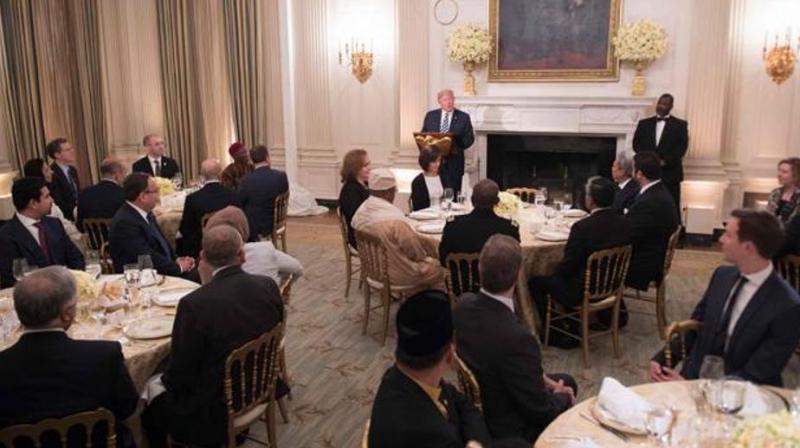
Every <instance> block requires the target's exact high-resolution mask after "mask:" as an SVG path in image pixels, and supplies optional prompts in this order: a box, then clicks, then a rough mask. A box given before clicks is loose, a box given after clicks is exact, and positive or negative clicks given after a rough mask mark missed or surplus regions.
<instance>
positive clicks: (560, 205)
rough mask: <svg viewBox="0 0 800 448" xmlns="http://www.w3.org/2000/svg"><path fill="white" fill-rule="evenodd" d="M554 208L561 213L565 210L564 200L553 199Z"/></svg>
mask: <svg viewBox="0 0 800 448" xmlns="http://www.w3.org/2000/svg"><path fill="white" fill-rule="evenodd" d="M553 208H554V209H555V210H556V213H558V214H559V215H560V214H561V212H563V211H564V201H553Z"/></svg>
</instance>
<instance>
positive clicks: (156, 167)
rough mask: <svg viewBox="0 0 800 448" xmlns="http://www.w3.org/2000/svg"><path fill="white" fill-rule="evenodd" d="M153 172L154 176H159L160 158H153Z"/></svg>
mask: <svg viewBox="0 0 800 448" xmlns="http://www.w3.org/2000/svg"><path fill="white" fill-rule="evenodd" d="M153 173H155V175H156V177H161V159H158V160H153Z"/></svg>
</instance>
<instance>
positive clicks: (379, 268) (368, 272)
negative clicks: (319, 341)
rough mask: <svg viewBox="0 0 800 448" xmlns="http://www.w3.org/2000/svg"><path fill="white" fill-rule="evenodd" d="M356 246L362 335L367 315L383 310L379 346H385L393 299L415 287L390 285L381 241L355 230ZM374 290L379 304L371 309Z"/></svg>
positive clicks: (367, 323) (387, 256)
mask: <svg viewBox="0 0 800 448" xmlns="http://www.w3.org/2000/svg"><path fill="white" fill-rule="evenodd" d="M356 244H358V257H359V259H360V260H361V269H362V271H363V272H362V275H363V276H364V283H365V284H364V328H363V330H362V334H367V326H368V325H369V315H370V313H371V312H372V311H373V310H376V309H378V308H383V338H382V340H381V345H386V336H387V334H388V333H389V315H390V308H391V305H392V299H393V298H399V297H400V296H402V294H403V293H405V292H408V291H411V290H413V289H414V288H416V287H417V285H392V283H391V280H390V279H389V254H388V253H387V250H386V246H384V245H383V243H382V242H381V240H380V239H379V238H378V237H376V236H374V235H371V234H369V233H366V232H363V231H359V230H356ZM373 289H375V290H377V291H379V292H380V297H381V303H380V304H378V305H376V306H375V307H372V304H371V303H370V302H371V292H372V290H373Z"/></svg>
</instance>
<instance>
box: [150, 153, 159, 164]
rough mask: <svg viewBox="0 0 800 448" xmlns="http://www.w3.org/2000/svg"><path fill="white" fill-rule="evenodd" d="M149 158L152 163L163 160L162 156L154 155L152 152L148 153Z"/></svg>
mask: <svg viewBox="0 0 800 448" xmlns="http://www.w3.org/2000/svg"><path fill="white" fill-rule="evenodd" d="M147 158H148V159H150V163H153V162H160V161H161V157H153V156H151V155H150V154H148V155H147Z"/></svg>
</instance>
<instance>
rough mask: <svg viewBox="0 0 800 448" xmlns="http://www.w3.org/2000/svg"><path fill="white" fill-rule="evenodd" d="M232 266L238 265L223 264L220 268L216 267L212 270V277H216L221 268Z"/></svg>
mask: <svg viewBox="0 0 800 448" xmlns="http://www.w3.org/2000/svg"><path fill="white" fill-rule="evenodd" d="M231 266H237V265H235V264H226V265H225V266H222V267H219V268H216V269H214V270H213V271H211V278H214V277H216V276H217V273H218V272H219V271H221V270H223V269H228V268H229V267H231Z"/></svg>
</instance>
